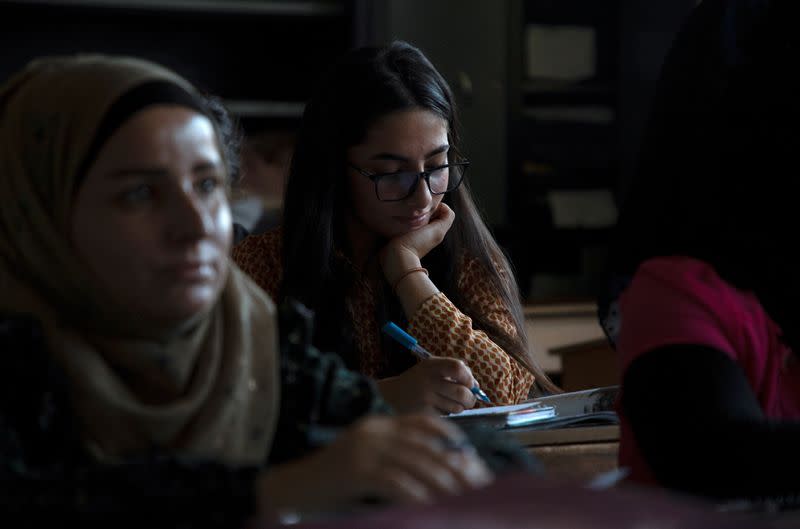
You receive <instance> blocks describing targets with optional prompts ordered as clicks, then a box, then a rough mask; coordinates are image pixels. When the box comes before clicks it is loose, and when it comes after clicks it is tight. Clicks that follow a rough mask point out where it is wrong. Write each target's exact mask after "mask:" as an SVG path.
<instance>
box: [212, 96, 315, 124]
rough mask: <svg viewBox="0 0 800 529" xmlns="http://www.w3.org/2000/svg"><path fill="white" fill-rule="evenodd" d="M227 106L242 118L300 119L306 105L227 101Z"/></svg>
mask: <svg viewBox="0 0 800 529" xmlns="http://www.w3.org/2000/svg"><path fill="white" fill-rule="evenodd" d="M225 106H226V107H227V109H228V110H229V111H230V112H231V113H232V114H235V115H237V116H239V117H242V118H292V119H294V118H298V119H299V118H300V117H301V116H302V115H303V109H304V108H305V104H304V103H299V102H296V101H258V100H240V99H232V100H226V101H225Z"/></svg>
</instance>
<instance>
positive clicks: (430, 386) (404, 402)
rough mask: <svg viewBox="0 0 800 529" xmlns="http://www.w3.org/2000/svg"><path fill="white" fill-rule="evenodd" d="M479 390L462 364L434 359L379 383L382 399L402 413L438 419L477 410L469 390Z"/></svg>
mask: <svg viewBox="0 0 800 529" xmlns="http://www.w3.org/2000/svg"><path fill="white" fill-rule="evenodd" d="M474 386H477V382H476V381H475V378H474V377H473V376H472V372H471V371H470V370H469V368H468V367H467V366H466V364H464V362H462V361H461V360H457V359H455V358H440V357H434V358H429V359H427V360H422V361H421V362H419V363H418V364H417V365H415V366H414V367H412V368H411V369H409V370H407V371H405V372H404V373H402V374H400V375H398V376H396V377H389V378H384V379H383V380H379V381H378V389H380V391H381V394H383V398H384V399H386V402H388V403H389V404H390V405H391V406H392V407H393V408H394V409H395V410H397V411H398V412H400V413H418V412H426V413H432V414H435V415H443V414H447V413H458V412H461V411H464V410H468V409H470V408H473V407H474V406H475V402H476V401H475V395H474V394H473V393H472V391H470V388H472V387H474Z"/></svg>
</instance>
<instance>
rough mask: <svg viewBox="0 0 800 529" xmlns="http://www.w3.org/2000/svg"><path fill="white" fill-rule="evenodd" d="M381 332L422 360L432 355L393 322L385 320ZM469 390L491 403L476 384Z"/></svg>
mask: <svg viewBox="0 0 800 529" xmlns="http://www.w3.org/2000/svg"><path fill="white" fill-rule="evenodd" d="M383 332H385V333H386V334H388V335H389V336H391V337H392V338H394V339H395V340H397V341H398V342H399V343H400V345H402V346H403V347H405V348H407V349H408V350H409V351H411V352H412V353H414V354H416V355H417V356H419V357H420V358H422V359H423V360H427V359H428V358H430V357H431V356H433V355H432V354H431V353H430V352H428V350H427V349H425V348H424V347H422V346H421V345H420V344H419V343H418V342H417V339H416V338H414V337H413V336H411V335H410V334H408V333H407V332H406V331H404V330H403V329H401V328H400V327H398V326H397V325H395V324H394V323H392V322H391V321H390V322H386V325H384V326H383ZM470 391H472V393H473V394H474V395H475V396H476V397H478V398H479V399H480V400H482V401H483V402H486V403H489V404H491V402H492V401H490V400H489V397H488V396H487V395H486V393H484V392H483V390H482V389H481V388H479V387H478V386H473V387H471V388H470Z"/></svg>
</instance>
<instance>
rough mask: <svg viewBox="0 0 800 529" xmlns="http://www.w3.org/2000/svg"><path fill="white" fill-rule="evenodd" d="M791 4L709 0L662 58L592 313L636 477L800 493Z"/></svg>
mask: <svg viewBox="0 0 800 529" xmlns="http://www.w3.org/2000/svg"><path fill="white" fill-rule="evenodd" d="M797 15H798V6H797V2H792V1H789V0H771V1H766V0H764V1H758V2H755V1H751V0H727V1H725V0H705V1H704V2H703V3H702V4H700V5H699V6H698V7H697V8H696V10H695V12H694V13H693V15H692V16H691V17H690V18H689V19H688V21H687V23H686V25H685V27H684V29H683V30H682V31H681V32H680V33H679V35H678V37H677V39H676V41H675V43H674V45H673V48H672V50H671V51H670V53H669V55H668V57H667V60H666V62H665V64H664V68H663V71H662V78H661V81H660V85H659V89H658V90H657V94H656V99H655V102H654V107H653V112H652V114H651V119H650V123H649V129H648V131H647V134H646V135H645V138H644V142H643V146H642V152H641V158H640V165H639V174H638V180H637V181H636V182H635V183H634V185H633V187H632V188H631V191H630V193H629V195H628V201H627V203H626V205H625V206H624V208H623V213H622V216H621V218H620V224H619V229H618V244H617V248H616V252H615V255H614V258H615V263H614V266H615V268H614V270H615V272H616V273H617V276H618V279H619V278H622V280H621V281H618V283H617V284H621V285H623V286H624V287H625V288H624V289H621V295H620V296H618V298H617V299H616V302H612V303H611V304H610V305H609V306H608V307H607V310H606V311H605V312H604V314H605V316H606V318H605V323H606V324H607V325H606V326H605V327H606V330H607V331H608V333H609V337H610V338H612V341H613V342H614V344H615V346H616V348H617V351H618V353H619V360H620V369H621V374H622V377H621V380H622V388H621V393H620V398H619V401H618V405H619V407H618V411H619V413H620V417H621V423H622V441H621V447H620V465H621V466H624V467H628V468H629V469H630V471H631V473H630V479H631V480H632V481H635V482H639V483H650V484H659V485H661V486H664V487H667V488H670V489H673V490H678V491H683V492H687V493H690V494H695V495H701V496H705V497H710V498H713V499H715V500H725V501H729V500H740V499H742V500H756V501H761V500H768V501H769V502H771V503H773V504H775V503H777V504H778V505H780V506H783V507H786V506H797V505H798V504H800V502H798V498H800V494H798V493H800V479H798V476H800V458H798V457H797V450H798V447H800V421H799V420H798V419H800V357H799V356H798V353H800V333H799V332H798V331H800V326H798V323H800V280H799V279H800V275H798V273H797V264H796V261H795V260H794V259H793V258H791V256H792V255H793V254H794V253H796V252H795V248H794V241H795V240H797V227H798V220H797V213H796V206H795V202H796V201H797V197H798V196H800V195H799V194H798V193H797V191H798V184H797V176H796V174H795V173H796V169H795V167H796V156H795V152H796V150H797V149H796V147H797V145H798V143H800V142H798V140H800V132H798V130H797V125H796V124H797V123H798V122H800V119H798V118H800V100H798V97H797V94H798V93H800V78H798V73H797V68H796V67H794V66H793V65H794V64H795V63H796V59H797V57H798V44H799V43H798V33H797V31H796V30H795V29H794V28H793V24H795V23H796V21H797V20H798V17H797ZM626 276H627V277H626Z"/></svg>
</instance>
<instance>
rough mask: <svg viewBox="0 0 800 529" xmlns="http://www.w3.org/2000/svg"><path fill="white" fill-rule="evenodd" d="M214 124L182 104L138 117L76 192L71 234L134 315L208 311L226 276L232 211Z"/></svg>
mask: <svg viewBox="0 0 800 529" xmlns="http://www.w3.org/2000/svg"><path fill="white" fill-rule="evenodd" d="M224 183H225V169H224V163H223V159H222V156H221V154H220V150H219V147H218V144H217V139H216V135H215V133H214V128H213V126H212V124H211V122H210V121H209V120H208V118H206V117H205V116H203V115H201V114H198V113H196V112H194V111H192V110H189V109H187V108H184V107H180V106H173V105H157V106H152V107H149V108H145V109H144V110H142V111H140V112H138V113H137V114H134V115H133V116H132V117H131V118H129V119H128V121H126V122H125V123H123V125H122V126H121V127H120V128H119V129H117V131H116V132H115V133H114V135H113V136H112V137H111V138H110V139H109V140H108V141H107V142H106V144H105V146H104V147H103V148H102V150H101V151H100V152H99V154H98V156H97V159H96V160H95V161H94V164H93V165H92V166H91V168H90V169H89V172H88V174H87V175H86V178H85V180H84V182H83V184H82V186H81V188H80V189H79V190H78V194H77V197H76V200H75V204H74V209H73V214H72V226H71V237H72V243H73V245H74V247H75V250H76V251H77V253H78V254H79V256H80V258H82V259H83V260H84V262H85V263H86V264H87V265H88V267H89V269H90V272H91V273H92V275H93V277H94V278H95V280H96V281H97V283H98V285H99V287H100V288H101V289H102V290H103V291H104V292H105V294H106V299H111V301H112V302H113V303H114V304H115V306H116V308H117V309H118V310H120V309H121V310H122V313H123V314H124V315H127V316H129V317H131V318H135V319H136V320H135V322H137V323H139V324H142V322H144V324H146V325H148V326H154V327H169V326H170V325H174V324H177V323H180V322H182V321H185V320H186V319H188V318H190V317H192V316H195V315H197V314H200V313H202V312H203V311H206V310H209V309H210V308H211V307H212V305H213V304H214V303H215V302H216V300H217V298H218V296H219V295H220V292H221V290H222V287H223V284H224V282H225V278H226V274H227V255H228V252H229V250H230V247H231V240H232V228H231V215H230V210H229V208H228V200H227V196H226V192H225V186H224Z"/></svg>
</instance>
